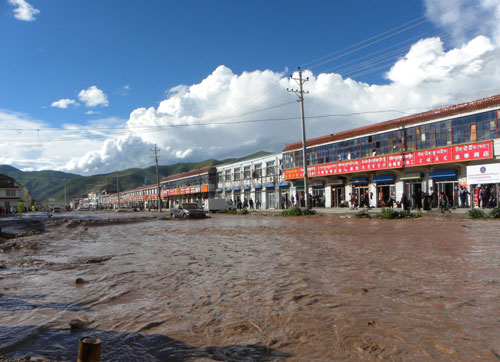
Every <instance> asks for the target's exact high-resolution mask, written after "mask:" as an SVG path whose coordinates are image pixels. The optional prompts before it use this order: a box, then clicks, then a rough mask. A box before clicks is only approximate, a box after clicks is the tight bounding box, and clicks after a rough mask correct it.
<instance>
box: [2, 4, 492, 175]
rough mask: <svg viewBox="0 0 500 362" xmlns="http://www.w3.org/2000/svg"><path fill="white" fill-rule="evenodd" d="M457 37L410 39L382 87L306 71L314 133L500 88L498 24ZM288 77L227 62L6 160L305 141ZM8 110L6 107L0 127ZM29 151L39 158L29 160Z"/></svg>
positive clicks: (113, 164)
mask: <svg viewBox="0 0 500 362" xmlns="http://www.w3.org/2000/svg"><path fill="white" fill-rule="evenodd" d="M439 3H440V2H439V1H438V0H434V1H430V0H426V5H427V6H428V7H429V10H428V13H429V14H428V16H429V17H431V16H432V19H433V21H435V22H438V21H441V23H440V24H441V26H442V27H445V28H446V29H447V30H450V31H453V29H455V27H456V25H455V24H454V23H453V22H452V21H448V20H447V19H448V17H451V18H453V17H455V16H456V15H455V14H454V13H453V12H454V11H455V10H456V8H454V7H452V6H451V3H446V2H445V3H446V4H448V5H449V8H450V9H449V10H450V11H451V12H452V13H451V14H447V13H446V8H445V7H442V6H439ZM454 3H456V4H461V7H459V11H470V10H471V9H472V10H474V11H475V12H473V15H467V14H469V13H467V12H466V13H463V14H465V15H467V16H469V17H471V18H473V19H479V18H480V15H481V14H482V9H486V8H488V7H487V6H492V4H493V5H496V4H497V1H495V2H493V1H490V0H478V1H477V2H474V3H478V4H480V5H481V7H479V8H474V7H467V6H466V5H467V4H468V3H469V2H465V1H461V0H454ZM436 4H437V5H436ZM434 5H436V7H434V8H431V6H434ZM460 9H462V10H460ZM479 13H480V14H479ZM489 14H490V17H489V18H485V19H483V20H484V21H486V22H487V23H488V24H489V23H490V22H491V21H493V20H498V19H497V17H498V12H490V13H489ZM465 15H463V16H462V18H464V17H465ZM492 19H493V20H492ZM497 23H499V22H497ZM457 31H458V30H457ZM456 34H457V35H456V37H455V38H454V41H456V43H454V44H455V45H453V46H450V44H448V42H447V41H448V40H447V38H446V39H445V38H440V37H429V38H426V39H421V40H420V41H418V42H416V43H415V44H413V46H412V47H411V48H410V50H409V51H408V52H407V54H406V55H405V56H403V57H401V58H400V59H398V60H397V61H395V62H394V64H392V67H391V68H390V70H389V71H387V72H386V73H385V77H386V80H387V82H386V83H385V84H369V83H366V82H361V81H358V80H356V79H351V78H346V77H344V76H342V75H341V74H337V73H313V72H311V71H310V70H307V69H306V70H305V71H304V78H305V77H308V78H309V81H308V82H306V83H305V89H306V90H308V91H309V94H307V95H306V96H305V115H306V128H307V137H308V138H312V137H317V136H322V135H325V134H330V133H334V132H339V131H342V130H346V129H351V128H355V127H359V126H364V125H368V124H371V123H374V122H380V121H385V120H389V119H394V118H398V117H401V116H405V115H408V114H414V113H418V112H423V111H427V110H430V109H434V108H437V107H440V106H444V105H452V104H457V103H462V102H467V101H472V100H476V99H479V98H483V97H487V96H491V95H496V94H500V42H498V41H497V40H498V39H497V38H496V36H497V35H496V32H495V30H494V29H493V28H486V29H485V30H484V33H483V34H475V35H473V36H472V35H471V33H466V32H462V33H459V32H457V33H456ZM459 34H461V35H463V36H462V37H460V36H459ZM458 39H461V40H460V41H458ZM286 75H288V74H284V73H280V72H275V71H272V70H253V71H246V72H242V73H238V74H237V73H234V72H233V71H232V70H231V69H230V68H229V67H227V66H224V65H221V66H219V67H217V68H216V69H214V70H213V72H212V73H211V74H208V75H207V76H206V77H205V78H204V79H201V80H200V81H199V82H197V83H195V84H179V85H177V86H175V87H172V88H170V89H169V90H168V92H167V93H166V94H165V97H164V99H163V100H162V101H161V102H160V103H159V105H158V106H157V107H141V108H137V109H134V110H132V111H131V113H130V116H129V117H128V119H127V120H122V119H113V120H109V119H101V120H96V121H93V122H94V123H92V124H90V123H89V125H88V126H89V129H92V130H91V131H89V133H88V137H86V135H87V134H84V135H83V136H82V135H81V133H78V134H77V135H78V137H76V138H75V140H74V141H72V142H71V147H67V145H68V143H67V142H63V143H56V142H54V143H40V144H38V143H36V142H34V143H33V145H32V146H31V148H26V149H24V148H23V147H14V146H13V144H12V145H11V144H6V146H5V147H4V148H3V152H2V155H1V156H0V163H2V162H4V163H8V162H7V161H8V160H21V161H22V162H19V164H22V165H23V166H24V167H26V168H29V167H35V168H36V167H39V166H38V165H43V166H44V168H47V167H49V166H50V165H52V166H51V167H52V168H55V169H60V170H65V171H69V172H75V173H81V174H95V173H103V172H111V171H114V170H115V169H123V168H129V167H145V166H147V165H152V164H153V161H152V159H151V155H152V153H151V148H152V146H153V145H154V144H156V145H158V146H159V147H160V149H161V152H160V163H161V164H169V163H174V162H179V161H181V160H182V162H189V161H200V160H205V159H208V158H216V159H224V158H228V157H238V156H244V155H248V154H250V153H253V152H256V151H259V150H265V151H271V152H279V151H280V150H282V149H283V148H284V146H285V144H286V143H291V142H297V141H299V140H300V138H301V126H300V108H299V104H298V103H297V102H296V100H297V99H296V97H295V95H294V94H291V93H289V92H287V88H297V84H296V83H295V81H293V80H290V79H289V78H288V77H286ZM79 99H80V100H81V101H82V102H85V103H86V104H87V101H88V102H89V104H87V105H88V106H91V105H92V106H95V105H107V103H108V102H107V97H105V94H104V93H103V92H102V91H101V90H99V89H98V88H97V87H95V86H92V87H90V88H88V89H87V90H83V91H82V92H80V94H79ZM366 112H371V113H366ZM377 112H380V113H377ZM1 117H2V113H1V112H0V127H1V126H2V118H1ZM4 117H5V119H4V121H3V124H5V125H6V126H5V127H8V125H9V124H12V122H13V121H14V122H20V124H24V123H23V122H25V121H24V118H23V117H21V116H20V115H13V114H7V113H5V112H4ZM28 121H29V120H28ZM28 121H26V122H28ZM9 122H10V123H9ZM30 122H31V123H33V124H32V125H31V127H28V128H32V129H36V127H37V125H36V124H37V122H35V121H30ZM30 122H28V123H26V124H30ZM107 124H110V125H111V124H112V127H114V128H116V129H115V130H109V129H105V128H107V127H108V128H109V127H110V126H107ZM10 127H11V128H12V126H10ZM38 127H40V126H38ZM19 128H22V127H19ZM66 128H67V130H66V131H67V136H71V132H76V130H73V131H72V130H71V128H72V127H71V126H66ZM74 128H77V127H74ZM75 134H76V133H75ZM3 136H5V137H7V138H5V140H6V141H7V142H9V141H11V140H13V141H15V140H16V139H17V138H19V137H26V138H27V139H28V137H31V139H32V140H33V138H35V139H36V137H35V136H36V134H35V135H33V134H31V135H28V134H26V135H25V134H24V132H23V133H22V134H20V135H19V134H17V132H16V131H15V130H14V131H12V132H11V133H9V134H4V133H2V134H0V142H2V141H4V139H3ZM43 136H44V137H48V139H50V137H60V135H56V134H47V135H43ZM91 136H92V137H91ZM94 136H96V137H97V136H99V137H103V138H97V139H96V138H94ZM40 137H42V135H40ZM4 144H5V143H4ZM32 156H33V160H32V161H31V162H28V160H29V159H30V157H32ZM35 156H36V157H35Z"/></svg>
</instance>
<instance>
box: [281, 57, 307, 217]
mask: <svg viewBox="0 0 500 362" xmlns="http://www.w3.org/2000/svg"><path fill="white" fill-rule="evenodd" d="M298 69H299V78H298V79H297V78H293V75H291V76H290V79H293V80H295V81H297V83H298V85H299V90H296V89H288V88H287V89H286V90H287V91H289V92H293V93H295V94H296V95H297V96H298V97H299V102H300V113H301V119H302V162H303V164H304V200H305V203H306V209H309V206H310V205H309V197H308V191H309V187H308V182H307V150H306V122H305V117H304V93H306V94H309V92H308V91H304V90H303V88H302V86H303V85H304V83H305V82H307V81H308V80H309V78H306V79H303V78H302V70H301V69H300V67H298Z"/></svg>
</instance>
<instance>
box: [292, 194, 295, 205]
mask: <svg viewBox="0 0 500 362" xmlns="http://www.w3.org/2000/svg"><path fill="white" fill-rule="evenodd" d="M294 206H295V199H294V197H293V195H292V207H294Z"/></svg>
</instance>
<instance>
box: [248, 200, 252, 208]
mask: <svg viewBox="0 0 500 362" xmlns="http://www.w3.org/2000/svg"><path fill="white" fill-rule="evenodd" d="M248 205H250V210H253V200H252V199H251V198H250V200H249V201H248Z"/></svg>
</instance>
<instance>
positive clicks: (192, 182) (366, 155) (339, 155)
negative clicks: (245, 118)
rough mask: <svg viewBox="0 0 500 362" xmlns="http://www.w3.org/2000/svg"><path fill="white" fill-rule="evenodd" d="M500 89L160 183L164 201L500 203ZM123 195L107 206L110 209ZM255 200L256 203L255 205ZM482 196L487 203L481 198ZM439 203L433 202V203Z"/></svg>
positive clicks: (135, 199)
mask: <svg viewBox="0 0 500 362" xmlns="http://www.w3.org/2000/svg"><path fill="white" fill-rule="evenodd" d="M499 115H500V95H497V96H492V97H488V98H484V99H480V100H476V101H473V102H468V103H463V104H458V105H454V106H448V107H443V108H439V109H435V110H432V111H428V112H424V113H419V114H416V115H412V116H407V117H402V118H398V119H394V120H390V121H385V122H380V123H376V124H372V125H370V126H366V127H361V128H356V129H352V130H348V131H343V132H339V133H334V134H330V135H326V136H322V137H318V138H314V139H309V140H307V142H306V147H307V152H306V159H307V165H308V166H307V173H308V180H309V183H308V190H307V192H305V191H304V182H303V176H304V165H303V156H302V143H301V142H297V143H293V144H289V145H286V146H285V148H284V149H283V151H282V152H280V153H278V154H272V155H267V156H263V157H258V158H253V159H247V160H244V161H238V162H233V163H228V164H224V165H218V166H208V167H205V168H201V169H197V170H191V171H189V172H185V173H180V174H176V175H171V176H168V177H166V178H163V179H162V180H161V191H160V193H161V200H162V203H164V206H165V207H169V206H170V205H171V204H172V203H173V202H177V201H200V202H202V201H203V200H205V199H208V198H225V199H228V200H232V201H233V202H235V203H236V204H237V203H238V202H239V201H241V203H242V204H245V201H246V203H247V204H253V205H255V207H259V208H263V209H273V208H286V207H289V206H291V205H297V204H298V205H301V206H303V205H304V199H305V197H306V195H307V197H309V198H310V200H311V204H312V206H313V207H347V206H350V205H351V204H353V203H354V204H356V205H358V206H361V205H365V206H369V207H387V206H400V201H401V199H404V198H407V199H408V200H409V202H410V205H411V206H413V207H423V206H425V205H424V200H430V201H428V202H430V205H429V206H437V205H436V202H437V198H438V195H439V194H440V193H443V194H445V195H446V196H447V198H448V200H449V202H450V205H451V206H455V207H459V206H464V207H473V206H482V205H483V204H484V203H482V202H481V201H482V199H483V198H484V197H486V198H487V201H488V202H487V203H486V204H485V205H492V204H493V203H495V204H498V198H497V191H496V190H497V189H498V187H499V186H500V134H499V120H498V119H499ZM464 196H465V197H464ZM118 197H119V195H117V194H111V195H107V196H106V197H105V198H103V203H104V204H105V205H108V206H110V207H112V206H113V205H115V206H116V205H117V203H118ZM120 197H121V202H122V204H123V205H126V206H129V207H144V208H151V207H157V201H156V200H157V199H158V194H157V186H156V185H149V186H143V187H140V188H136V189H134V190H129V191H124V192H122V193H121V195H120ZM250 200H252V201H251V203H250ZM483 201H484V200H483ZM432 204H434V205H432Z"/></svg>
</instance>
